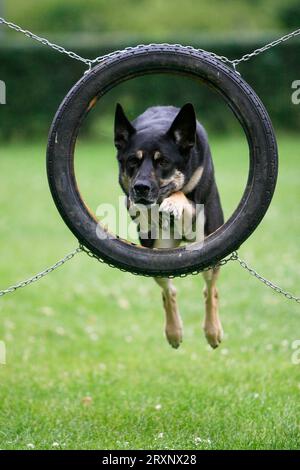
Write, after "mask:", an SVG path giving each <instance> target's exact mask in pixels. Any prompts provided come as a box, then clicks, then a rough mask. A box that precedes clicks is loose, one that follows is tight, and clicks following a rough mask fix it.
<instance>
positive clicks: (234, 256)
mask: <svg viewBox="0 0 300 470" xmlns="http://www.w3.org/2000/svg"><path fill="white" fill-rule="evenodd" d="M80 249H81V251H84V252H85V253H86V254H87V255H88V256H89V257H90V258H93V259H96V260H97V261H99V262H100V263H105V261H104V260H103V259H102V258H100V257H99V256H97V255H95V254H94V253H92V252H91V251H90V250H89V249H88V248H86V247H85V246H84V245H82V244H81V245H80ZM230 261H238V263H239V264H240V265H241V266H242V268H244V269H245V270H246V271H248V272H249V273H250V274H251V275H252V276H254V277H255V278H256V279H258V280H259V281H261V282H262V283H263V284H265V285H266V286H267V287H270V289H272V290H274V291H275V292H277V293H278V294H281V295H283V296H284V297H286V298H287V299H289V300H294V301H295V302H297V303H300V297H296V296H294V295H293V294H291V293H290V292H287V291H285V290H283V289H282V288H281V287H279V286H277V285H276V284H274V283H273V282H271V281H269V280H268V279H266V278H265V277H263V276H261V275H260V274H258V272H257V271H255V270H254V269H253V268H251V267H250V266H249V265H248V264H247V263H246V261H244V260H242V259H241V258H240V257H239V255H238V252H237V251H233V252H232V253H231V255H229V256H228V257H227V258H223V259H221V260H220V261H218V262H217V263H215V264H213V265H211V266H208V267H207V268H204V269H196V270H195V271H193V272H192V273H191V274H192V275H193V276H196V275H198V274H200V273H202V272H206V271H210V270H211V269H216V268H219V267H221V266H225V265H226V264H227V263H229V262H230ZM106 264H108V263H106ZM108 265H109V266H110V267H111V268H115V267H116V266H114V265H113V264H108ZM119 269H120V268H119ZM120 270H121V271H124V272H126V269H120ZM131 274H134V275H137V276H144V277H152V276H151V274H140V273H135V272H132V271H131ZM188 275H189V273H183V274H180V275H179V276H164V277H168V278H169V279H172V278H175V277H180V278H184V277H187V276H188ZM156 277H160V276H156Z"/></svg>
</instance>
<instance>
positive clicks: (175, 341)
mask: <svg viewBox="0 0 300 470" xmlns="http://www.w3.org/2000/svg"><path fill="white" fill-rule="evenodd" d="M165 333H166V338H167V340H168V342H169V344H170V345H171V346H172V348H175V349H178V348H179V346H180V344H181V343H182V327H181V326H178V327H175V326H166V329H165Z"/></svg>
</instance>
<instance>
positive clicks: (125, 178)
mask: <svg viewBox="0 0 300 470" xmlns="http://www.w3.org/2000/svg"><path fill="white" fill-rule="evenodd" d="M121 181H122V184H123V186H124V189H125V191H126V192H128V191H129V186H130V178H129V177H128V176H127V175H126V173H122V174H121Z"/></svg>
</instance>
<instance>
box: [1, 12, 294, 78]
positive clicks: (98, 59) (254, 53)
mask: <svg viewBox="0 0 300 470" xmlns="http://www.w3.org/2000/svg"><path fill="white" fill-rule="evenodd" d="M0 24H4V25H6V26H8V27H9V28H11V29H13V30H15V31H17V32H19V33H23V34H25V36H27V37H29V38H31V39H33V40H35V41H38V42H40V43H42V44H43V45H45V46H49V47H51V48H52V49H54V50H55V51H57V52H60V53H61V54H66V55H67V56H69V57H70V58H71V59H76V60H79V61H80V62H83V63H84V64H86V65H87V66H88V70H90V69H91V67H92V65H94V64H99V63H100V62H103V61H104V60H106V59H108V58H110V57H114V56H116V55H117V54H119V53H120V52H122V51H121V50H117V51H113V52H110V53H108V54H105V55H102V56H98V57H96V58H95V59H87V58H85V57H82V56H80V55H79V54H76V53H75V52H73V51H68V50H67V49H65V48H64V47H62V46H59V45H57V44H54V43H52V42H50V41H48V39H46V38H43V37H40V36H38V35H36V34H34V33H32V32H31V31H28V30H26V29H23V28H21V27H20V26H18V25H16V24H14V23H11V22H9V21H6V20H5V19H4V18H1V17H0ZM299 34H300V28H299V29H296V30H295V31H292V32H291V33H289V34H286V35H284V36H282V37H280V38H278V39H276V40H275V41H272V42H270V43H268V44H266V45H265V46H263V47H260V48H258V49H255V50H254V51H252V52H250V53H248V54H245V55H243V56H242V57H241V58H240V59H232V60H231V59H228V57H226V56H224V55H218V54H215V53H214V52H208V51H205V50H204V49H200V48H194V47H192V46H183V45H182V44H175V45H176V46H179V47H181V48H184V49H194V50H196V51H199V52H206V53H207V54H209V55H210V56H212V57H215V58H216V59H218V60H221V61H222V62H224V63H226V64H229V65H231V66H232V67H233V68H234V70H236V66H237V65H238V64H240V63H241V62H246V61H248V60H250V59H252V57H256V56H258V55H259V54H262V53H263V52H265V51H268V50H269V49H271V48H273V47H275V46H278V45H279V44H282V43H283V42H285V41H288V40H289V39H292V38H294V37H296V36H298V35H299ZM155 45H156V46H157V45H160V46H170V45H171V44H169V43H163V44H147V46H148V47H151V46H155ZM141 47H145V44H139V45H137V46H135V47H126V48H125V50H127V51H131V50H133V49H136V48H141Z"/></svg>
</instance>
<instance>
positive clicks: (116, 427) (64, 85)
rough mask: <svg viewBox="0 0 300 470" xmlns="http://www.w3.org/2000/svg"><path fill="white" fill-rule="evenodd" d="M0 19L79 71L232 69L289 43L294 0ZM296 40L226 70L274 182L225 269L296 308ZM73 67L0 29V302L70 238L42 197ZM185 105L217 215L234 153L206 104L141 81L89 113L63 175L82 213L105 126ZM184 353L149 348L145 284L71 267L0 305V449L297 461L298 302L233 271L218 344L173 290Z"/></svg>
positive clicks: (7, 9) (110, 176)
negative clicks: (240, 88) (111, 66)
mask: <svg viewBox="0 0 300 470" xmlns="http://www.w3.org/2000/svg"><path fill="white" fill-rule="evenodd" d="M0 16H4V17H5V19H7V20H8V21H11V22H14V23H17V24H19V25H20V26H22V27H23V28H25V29H29V30H31V31H33V32H34V33H36V34H39V35H42V36H44V37H46V38H47V39H49V40H50V41H52V42H54V43H57V44H60V45H62V46H64V47H66V48H67V49H69V50H72V51H75V52H77V53H79V54H81V55H82V56H84V57H88V58H94V57H96V56H99V55H102V54H105V53H107V52H110V51H113V50H116V49H120V48H124V47H126V46H130V45H136V44H138V43H148V42H171V43H174V42H175V43H182V44H186V45H193V46H195V47H200V48H204V49H207V50H209V51H213V52H216V53H218V54H224V55H226V56H228V57H229V58H231V59H234V58H239V57H241V56H242V55H243V54H245V53H248V52H250V51H252V50H253V49H255V48H258V47H261V46H263V45H264V44H266V43H267V42H269V41H271V40H274V39H277V38H278V37H280V36H282V35H283V34H285V33H287V32H290V31H291V30H293V29H296V28H299V27H300V2H299V0H297V1H296V0H285V1H284V2H283V1H282V0H251V1H250V0H227V1H226V2H225V1H224V0H201V1H200V0H185V1H183V0H110V1H107V0H85V1H82V0H63V1H62V0H43V1H40V0H35V1H34V0H26V1H21V0H0ZM299 51H300V38H297V37H296V38H294V39H291V40H290V41H288V42H286V43H285V44H282V45H280V46H278V47H276V48H274V49H272V50H270V51H268V52H266V53H264V54H261V55H260V56H258V57H256V58H253V59H251V61H249V62H246V63H245V64H241V65H240V66H239V71H240V72H241V74H242V77H243V78H245V79H246V80H247V81H248V82H249V84H250V85H251V86H252V87H253V88H254V90H255V91H256V92H257V93H258V95H259V96H260V98H261V99H262V101H263V102H264V104H265V106H266V107H267V110H268V112H269V114H270V117H271V119H272V121H273V123H274V126H275V130H276V135H277V139H278V144H279V154H280V171H279V180H278V185H277V189H276V193H275V196H274V199H273V200H272V204H271V206H270V208H269V210H268V213H267V214H266V216H265V218H264V220H263V222H262V223H261V224H260V226H259V227H258V228H257V230H256V231H255V233H254V234H253V235H252V236H251V237H250V238H249V239H248V240H247V242H246V243H245V244H243V246H242V247H241V248H240V250H239V253H240V256H241V257H242V258H244V259H246V260H247V261H248V263H250V264H251V265H253V266H254V267H255V268H256V269H257V270H258V271H259V272H260V273H262V274H263V275H264V276H266V277H267V278H270V279H271V280H272V281H274V282H276V283H278V284H279V285H281V286H282V287H283V288H284V289H287V290H289V291H291V292H294V293H296V294H297V293H298V295H299V275H300V272H299V263H300V253H299V246H300V239H299V225H300V211H299V200H300V186H299V130H300V105H298V106H297V105H294V104H292V101H291V94H292V89H291V84H292V82H293V81H294V80H300V60H299V57H300V55H299ZM84 71H85V67H84V65H83V64H82V63H80V62H77V61H75V60H72V59H70V58H68V57H67V56H66V55H63V54H59V53H58V52H56V51H53V50H52V49H50V48H49V47H45V46H43V45H40V44H38V43H36V42H34V41H32V40H31V39H28V38H26V37H24V36H23V35H22V34H19V33H16V32H14V31H11V30H9V29H8V28H7V27H5V26H1V25H0V80H3V81H5V83H6V87H7V104H6V105H0V141H1V142H0V259H1V263H0V289H2V288H5V287H7V286H9V285H12V284H13V283H15V282H16V281H18V280H23V279H25V278H27V277H29V276H30V275H32V274H34V273H37V272H39V271H40V270H41V269H43V268H44V267H46V266H50V265H52V264H53V263H54V262H55V261H56V260H57V259H60V258H61V257H63V256H64V255H65V254H66V253H68V252H70V251H72V250H73V249H74V248H75V247H76V245H77V242H76V239H75V238H74V236H73V235H72V234H71V233H70V231H69V230H68V228H67V227H66V226H65V224H64V223H63V221H62V220H61V218H60V215H59V214H58V212H57V210H56V207H55V205H54V203H53V200H52V197H51V194H50V191H49V189H48V185H47V176H46V170H45V153H46V145H47V135H48V130H49V127H50V125H51V122H52V119H53V116H54V114H55V112H56V110H57V108H58V106H59V104H60V102H61V101H62V99H63V98H64V96H65V95H66V93H67V92H68V91H69V89H70V88H71V87H72V85H73V84H74V83H75V82H76V81H77V80H79V79H80V77H81V76H82V74H83V72H84ZM116 101H120V102H121V103H122V104H123V106H124V108H125V110H126V112H127V114H128V116H129V117H130V118H132V117H135V116H136V115H137V114H138V113H139V112H141V111H143V110H144V109H145V108H146V107H147V106H149V105H154V104H176V105H178V106H181V105H182V104H183V103H185V102H187V101H191V102H193V104H194V105H195V107H196V110H197V116H198V119H199V120H200V121H202V123H203V124H204V125H205V127H206V129H207V130H208V132H209V141H210V145H211V147H212V154H213V159H214V163H215V167H216V177H217V184H218V187H219V189H220V192H221V199H222V204H223V207H224V211H225V215H226V217H228V216H229V215H230V214H231V213H232V211H233V210H234V208H235V207H236V205H237V203H238V201H239V200H240V197H241V194H242V192H243V190H244V187H245V182H246V179H247V170H248V168H247V167H248V146H247V142H246V139H245V136H244V134H243V132H242V130H241V128H240V126H239V125H238V123H237V121H236V119H235V117H234V116H233V114H232V112H231V111H230V110H229V109H228V107H227V106H226V105H224V102H223V100H222V99H221V97H220V96H217V95H215V94H214V93H213V92H212V91H211V90H209V89H208V88H207V87H205V86H203V87H202V86H199V85H198V84H196V83H194V82H191V81H190V80H187V79H184V78H181V77H173V76H169V77H168V76H160V75H153V76H149V77H141V78H140V79H136V80H131V81H130V82H127V83H123V84H122V85H120V86H118V87H116V89H115V90H113V91H112V92H110V93H108V94H107V95H106V96H105V97H104V98H103V99H102V100H101V101H100V102H99V103H98V104H97V106H95V108H94V109H93V110H92V112H90V113H89V116H88V119H87V120H86V122H85V123H84V126H83V128H82V131H81V132H80V135H79V140H78V144H77V147H76V160H75V164H76V176H77V179H78V181H79V187H80V190H81V192H82V195H83V197H84V199H85V201H86V202H87V203H88V205H89V206H90V208H92V210H93V211H94V212H95V211H96V209H97V206H98V204H99V203H101V202H112V203H114V204H117V201H118V196H119V195H120V194H121V190H120V189H119V186H118V182H117V178H118V175H117V173H118V168H117V162H116V158H115V149H114V146H113V136H112V128H113V114H114V108H115V104H116ZM175 284H176V288H177V289H178V294H179V296H178V297H179V305H180V310H181V314H182V317H183V321H184V342H183V344H182V346H181V347H180V348H179V349H178V350H176V351H174V350H173V349H171V348H170V347H169V345H168V344H167V342H166V341H165V338H164V337H163V323H164V319H163V309H162V302H161V293H160V292H159V289H158V287H157V285H156V284H155V283H154V282H153V280H152V279H147V278H137V277H135V276H132V275H131V274H129V273H124V272H120V271H118V270H116V269H111V268H110V267H108V266H106V265H104V264H100V263H98V262H97V261H95V260H94V261H93V260H91V259H90V258H89V257H87V256H85V255H84V254H80V255H77V256H76V258H75V259H74V260H73V261H70V262H69V263H68V264H66V265H65V266H64V267H63V268H61V269H59V270H57V271H55V273H53V274H51V275H49V276H47V277H46V278H45V279H44V280H41V281H39V282H38V283H36V284H34V285H32V286H30V287H27V288H26V289H20V290H18V291H17V292H16V293H14V294H11V295H7V296H5V297H1V301H0V341H1V340H3V341H5V344H6V349H7V364H6V366H0V448H1V449H28V448H30V449H32V448H35V449H45V448H47V449H53V448H66V449H79V448H80V449H88V448H93V449H115V448H117V449H126V448H127V449H132V448H142V449H248V448H253V449H261V448H263V449H270V448H271V449H273V448H274V449H291V448H295V449H299V442H300V430H299V416H300V400H299V389H300V383H299V367H300V366H299V364H298V365H296V364H295V362H293V361H292V353H293V352H295V351H294V350H293V346H292V345H293V344H294V343H293V342H294V341H295V340H298V339H299V337H300V333H299V304H296V303H295V302H291V301H288V300H286V299H284V298H283V297H282V296H280V295H278V294H276V293H274V292H273V291H271V290H270V289H267V288H266V286H264V285H262V284H261V283H259V282H258V281H257V280H256V279H254V278H253V277H251V276H250V275H249V273H247V272H246V271H245V270H242V269H241V268H240V267H239V265H238V264H237V263H229V264H228V265H227V266H226V267H224V269H223V268H222V271H221V276H220V279H219V281H218V285H219V291H220V301H221V318H222V323H223V327H224V330H225V337H224V341H223V342H222V345H221V346H220V347H219V348H218V349H217V350H214V351H212V350H211V348H210V347H209V346H208V345H207V343H206V340H205V338H204V336H203V334H202V321H203V315H204V303H203V300H202V288H203V280H202V277H201V276H189V277H188V278H186V279H180V280H177V279H176V280H175Z"/></svg>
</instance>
